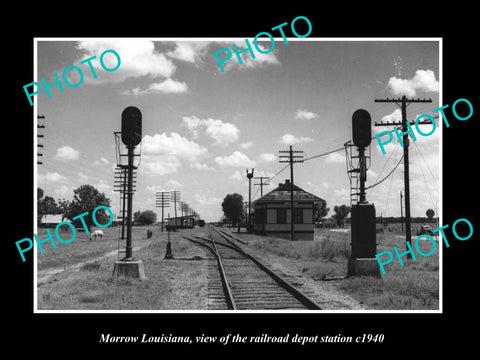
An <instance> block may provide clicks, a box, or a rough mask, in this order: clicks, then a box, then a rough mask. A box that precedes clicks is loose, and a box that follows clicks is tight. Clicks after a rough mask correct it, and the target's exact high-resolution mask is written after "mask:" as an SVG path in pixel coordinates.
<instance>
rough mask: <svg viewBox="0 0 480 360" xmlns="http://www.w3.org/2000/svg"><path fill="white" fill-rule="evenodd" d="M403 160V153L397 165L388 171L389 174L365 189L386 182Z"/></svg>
mask: <svg viewBox="0 0 480 360" xmlns="http://www.w3.org/2000/svg"><path fill="white" fill-rule="evenodd" d="M402 160H403V155H402V157H401V158H400V160H399V161H398V163H397V165H395V167H394V168H393V169H392V170H391V171H390V172H389V173H388V175H387V176H385V177H384V178H383V179H382V180H380V181H379V182H377V183H375V184H373V185H370V186H368V187H366V188H365V190H367V189H371V188H373V187H374V186H377V185H380V184H381V183H382V182H384V181H385V180H386V179H387V178H388V177H389V176H390V175H392V174H393V172H394V171H395V170H396V169H397V167H398V165H400V163H401V162H402Z"/></svg>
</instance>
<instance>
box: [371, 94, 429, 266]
mask: <svg viewBox="0 0 480 360" xmlns="http://www.w3.org/2000/svg"><path fill="white" fill-rule="evenodd" d="M375 102H383V103H395V104H397V105H398V106H400V108H401V109H402V122H401V123H399V122H385V123H384V122H380V123H378V122H376V123H375V126H391V125H402V132H403V137H402V142H403V165H404V180H403V182H404V187H405V238H406V239H405V241H406V242H407V243H408V244H411V241H412V230H411V217H410V180H409V179H410V173H409V171H410V169H409V160H408V146H409V139H408V131H409V130H408V128H409V126H408V125H407V122H408V124H409V125H412V124H415V122H409V121H408V120H407V106H408V105H409V104H410V103H431V102H432V99H407V97H406V96H405V95H403V96H402V98H401V99H389V98H387V99H375ZM417 124H419V125H421V124H431V121H426V120H424V121H419V122H418V123H417ZM408 244H407V245H406V247H407V250H408ZM407 258H408V259H411V258H412V255H411V254H410V252H409V253H407Z"/></svg>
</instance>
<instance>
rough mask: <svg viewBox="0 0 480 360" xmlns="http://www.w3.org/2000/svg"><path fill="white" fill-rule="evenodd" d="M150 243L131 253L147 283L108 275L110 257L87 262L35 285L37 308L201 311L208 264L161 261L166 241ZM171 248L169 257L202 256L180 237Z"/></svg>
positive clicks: (173, 240)
mask: <svg viewBox="0 0 480 360" xmlns="http://www.w3.org/2000/svg"><path fill="white" fill-rule="evenodd" d="M150 240H152V241H151V242H150V243H149V245H147V246H146V247H144V248H142V249H141V250H138V251H135V252H134V256H135V257H136V258H138V259H141V260H142V261H143V264H144V268H145V275H146V277H147V279H146V280H144V281H140V280H138V279H132V278H125V277H118V276H112V271H113V266H114V263H115V260H116V258H115V257H109V258H104V259H101V260H96V261H91V262H88V263H85V264H84V265H83V266H82V267H81V268H80V269H78V271H70V272H67V273H62V274H60V275H58V276H57V277H56V280H57V281H50V282H48V283H45V284H43V285H42V286H39V287H38V288H37V299H38V304H37V307H38V309H39V310H169V309H206V308H207V302H206V299H207V295H206V294H207V282H206V279H207V262H205V261H184V260H175V259H173V260H165V259H164V255H165V249H166V243H167V242H166V237H165V236H164V237H162V238H158V237H157V238H156V239H155V235H154V236H153V237H152V239H149V240H148V241H150ZM140 241H147V240H140ZM171 243H172V252H173V255H174V257H177V258H189V257H191V256H192V255H197V256H205V254H204V253H202V252H199V250H198V248H197V247H196V246H193V245H190V243H189V242H188V241H186V240H184V239H182V238H181V234H172V236H171ZM66 245H68V244H66ZM134 245H135V242H134ZM200 251H201V250H200Z"/></svg>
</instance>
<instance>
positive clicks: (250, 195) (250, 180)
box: [246, 169, 254, 232]
mask: <svg viewBox="0 0 480 360" xmlns="http://www.w3.org/2000/svg"><path fill="white" fill-rule="evenodd" d="M253 171H254V169H252V172H250V173H249V172H248V169H246V172H247V178H248V223H247V224H248V231H249V232H250V231H251V230H252V224H251V222H252V216H251V215H252V214H251V211H252V178H253Z"/></svg>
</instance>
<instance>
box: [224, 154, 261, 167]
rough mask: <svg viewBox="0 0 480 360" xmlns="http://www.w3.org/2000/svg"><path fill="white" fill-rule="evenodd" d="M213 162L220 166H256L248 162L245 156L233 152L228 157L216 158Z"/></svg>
mask: <svg viewBox="0 0 480 360" xmlns="http://www.w3.org/2000/svg"><path fill="white" fill-rule="evenodd" d="M215 162H216V163H217V164H218V165H220V166H231V167H240V166H241V167H251V166H255V164H256V162H255V161H254V160H250V159H249V158H248V156H247V155H245V154H242V153H241V152H240V151H235V152H234V153H232V154H231V155H228V156H217V157H215Z"/></svg>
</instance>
